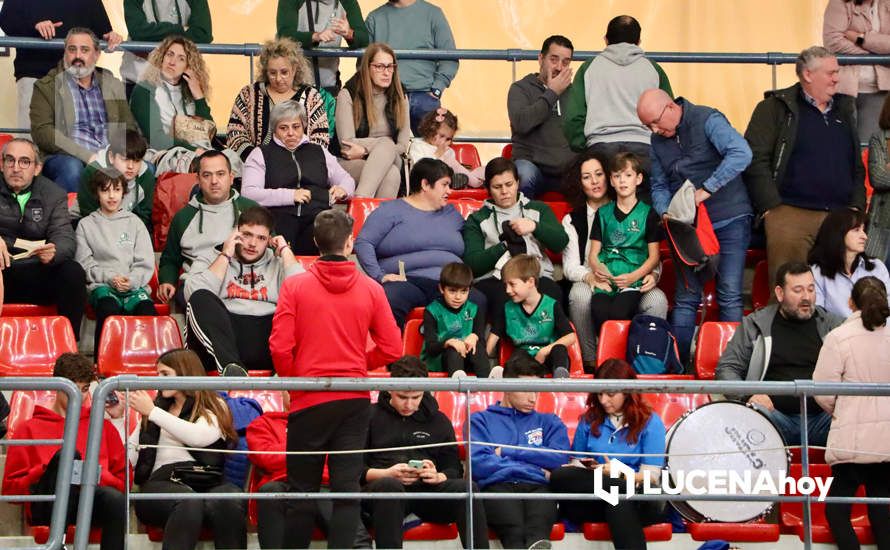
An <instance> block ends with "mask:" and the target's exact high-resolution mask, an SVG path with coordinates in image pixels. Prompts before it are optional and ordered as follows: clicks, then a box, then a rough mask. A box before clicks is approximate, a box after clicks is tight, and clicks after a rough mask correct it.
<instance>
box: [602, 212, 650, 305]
mask: <svg viewBox="0 0 890 550" xmlns="http://www.w3.org/2000/svg"><path fill="white" fill-rule="evenodd" d="M617 208H618V207H617V205H616V203H614V202H610V203H608V204H606V205H604V206H601V207H600V208H599V209H598V210H597V214H598V215H599V221H600V230H601V232H602V237H603V241H602V243H603V244H602V248H601V249H600V253H599V256H598V257H597V258H598V259H599V261H600V263H601V264H603V265H605V266H606V268H607V269H608V270H609V273H611V274H612V275H624V274H625V273H630V272H631V271H633V270H635V269H638V268H639V267H640V266H641V265H643V264H644V263H645V262H646V259H647V258H648V257H649V243H647V242H646V218H647V217H648V216H649V209H650V206H649V205H648V204H646V203H644V202H637V204H636V206H634V208H633V210H631V211H630V213H629V214H628V215H627V217H626V218H624V219H623V220H621V221H618V218H617V217H616V216H615V210H616V209H617ZM642 284H643V281H642V280H639V281H637V282H636V283H634V284H633V286H634V287H638V286H640V285H642Z"/></svg>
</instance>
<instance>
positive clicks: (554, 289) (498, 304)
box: [473, 277, 565, 320]
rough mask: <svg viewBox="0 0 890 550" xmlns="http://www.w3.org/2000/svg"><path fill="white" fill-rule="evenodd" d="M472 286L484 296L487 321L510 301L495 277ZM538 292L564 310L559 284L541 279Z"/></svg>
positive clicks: (501, 310)
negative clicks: (554, 301)
mask: <svg viewBox="0 0 890 550" xmlns="http://www.w3.org/2000/svg"><path fill="white" fill-rule="evenodd" d="M473 286H475V287H476V288H477V289H478V290H479V292H481V293H482V294H484V295H485V299H486V300H487V302H488V319H489V320H491V319H494V318H495V316H496V315H498V314H499V313H500V314H503V311H504V305H505V304H506V303H507V302H508V301H509V300H510V297H509V296H507V290H506V288H505V287H504V282H503V281H502V280H500V279H497V278H495V277H489V278H488V279H482V280H481V281H477V282H476V283H474V284H473ZM538 290H539V291H540V292H541V293H542V294H546V295H547V296H550V297H551V298H553V299H554V300H556V301H557V302H558V303H559V307H561V308H563V310H565V303H564V302H563V297H562V289H561V288H559V284H557V283H556V281H554V280H553V279H550V278H549V277H541V278H540V279H538Z"/></svg>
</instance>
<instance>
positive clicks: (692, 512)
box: [664, 399, 791, 523]
mask: <svg viewBox="0 0 890 550" xmlns="http://www.w3.org/2000/svg"><path fill="white" fill-rule="evenodd" d="M721 404H731V405H738V406H741V407H745V408H747V409H751V410H752V411H754V412H756V413H757V414H759V415H760V416H762V417H764V418H765V419H766V421H767V422H769V424H770V425H771V426H772V427H773V428H774V429H775V430H776V433H777V434H779V440H780V441H781V442H782V447H783V448H785V472H786V474H787V472H788V471H789V470H790V468H791V452H790V451H789V450H788V442H787V441H785V436H784V435H783V434H782V431H781V430H780V429H779V428H778V427H777V426H776V425H775V423H773V421H772V420H770V418H769V416H767V415H766V413H764V412H763V411H761V410H759V409H758V408H756V407H754V406H753V405H752V404H751V403H742V402H740V401H733V400H729V399H727V400H723V401H709V402H708V403H703V404H701V405H699V406H698V407H696V408H694V409H691V410H688V411H686V412H685V413H683V416H681V417H680V418H678V419H677V420H676V421H675V422H674V423H673V424H672V425H671V429H670V430H668V432H667V433H665V445H664V453H665V457H664V469H665V470H667V472H668V475H669V476H671V481H673V476H672V475H671V469H670V467H669V466H668V459H669V458H670V454H671V441H672V440H673V430H674V429H676V427H677V426H679V425H680V424H681V423H682V422H683V420H685V419H686V417H688V416H690V415H691V414H692V413H694V412H696V411H698V410H700V409H703V408H705V407H708V406H710V405H721ZM691 496H694V495H691ZM669 502H670V504H671V507H673V508H674V510H676V511H677V512H678V513H679V514H680V515H681V516H683V518H684V519H687V520H689V521H692V522H694V523H751V522H755V521H758V520H761V519H763V518H764V517H766V516H767V515H768V514H770V513H771V512H772V510H773V508H774V507H775V505H776V502H766V504H767V507H766V508H765V509H764V510H763V511H761V512H760V513H758V514H757V515H755V516H753V517H750V518H748V519H743V520H739V521H723V520H715V519H712V518H709V517H708V516H706V515H704V514H702V513H701V512H699V511H698V510H696V509H695V508H693V507H692V505H691V504H689V503H690V502H708V501H696V500H695V499H688V500H671V501H669ZM691 516H695V517H691Z"/></svg>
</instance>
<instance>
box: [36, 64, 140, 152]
mask: <svg viewBox="0 0 890 550" xmlns="http://www.w3.org/2000/svg"><path fill="white" fill-rule="evenodd" d="M65 78H67V76H66V73H65V70H64V69H63V68H62V64H61V63H59V66H58V67H56V68H55V69H53V70H51V71H50V72H48V73H47V74H46V76H44V77H43V78H41V79H40V80H38V81H37V82H35V83H34V95H33V97H32V98H31V137H32V138H33V139H34V143H36V144H37V147H38V148H40V152H41V153H42V154H43V155H44V156H46V155H55V154H58V153H64V154H66V155H71V156H74V157H77V158H79V159H80V160H81V161H83V162H84V163H87V162H89V160H90V157H92V156H93V155H94V154H95V153H96V151H89V150H87V149H85V148H83V147H81V146H80V145H78V144H77V143H76V142H75V141H74V140H73V139H71V137H70V136H71V129H72V128H73V127H74V98H73V97H72V96H71V90H70V89H69V88H68V84H67V82H65ZM93 78H96V79H98V81H99V88H101V90H102V98H103V99H104V100H105V115H106V117H107V120H108V142H109V143H111V142H112V141H115V140H121V141H123V140H124V139H125V135H126V131H127V130H138V127H137V126H136V120H135V119H134V118H133V115H132V114H131V113H130V108H129V106H128V105H127V97H126V94H125V93H124V85H123V83H122V82H121V81H120V80H118V79H117V78H115V77H114V75H112V74H111V72H110V71H108V70H106V69H102V68H100V67H96V72H94V73H93Z"/></svg>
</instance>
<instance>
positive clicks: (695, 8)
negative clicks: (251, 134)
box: [0, 0, 825, 159]
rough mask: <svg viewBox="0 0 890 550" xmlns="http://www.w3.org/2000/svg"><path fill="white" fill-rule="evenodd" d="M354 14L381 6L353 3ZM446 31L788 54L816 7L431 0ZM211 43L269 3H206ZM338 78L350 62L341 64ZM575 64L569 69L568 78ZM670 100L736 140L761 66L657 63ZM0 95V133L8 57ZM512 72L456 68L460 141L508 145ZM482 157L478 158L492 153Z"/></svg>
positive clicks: (115, 60)
mask: <svg viewBox="0 0 890 550" xmlns="http://www.w3.org/2000/svg"><path fill="white" fill-rule="evenodd" d="M359 3H360V4H361V6H362V13H363V14H364V15H367V14H368V12H369V11H371V10H372V9H374V8H376V7H377V6H379V5H381V4H382V3H383V2H382V0H359ZM434 3H436V4H437V5H439V6H440V7H442V9H443V10H444V11H445V14H446V17H447V18H448V20H449V22H450V23H451V27H452V30H453V31H454V34H455V40H456V42H457V45H458V47H460V48H484V49H508V48H519V49H539V48H540V46H541V42H542V41H543V39H544V38H546V37H547V36H548V35H550V34H554V33H560V34H564V35H566V36H568V37H569V38H570V39H571V40H572V41H573V42H574V44H575V48H576V49H578V50H599V49H602V47H603V38H602V37H603V35H604V34H605V28H606V24H607V23H608V21H609V19H611V18H612V17H614V16H615V15H619V14H622V13H627V14H630V15H633V16H634V17H636V18H637V19H638V20H639V21H640V24H641V25H642V28H643V43H642V46H643V48H644V49H646V50H650V51H684V52H692V51H701V52H757V53H763V52H768V51H775V52H796V51H799V50H801V49H803V48H804V47H806V46H809V45H812V44H817V43H821V40H822V14H823V10H824V6H825V1H824V0H782V1H780V2H776V1H775V0H745V1H736V2H730V1H728V0H717V1H715V0H546V1H545V2H541V1H540V0H437V1H435V2H434ZM105 4H106V9H107V10H108V13H109V16H110V17H111V20H112V25H113V26H114V28H115V30H117V31H118V32H120V33H121V34H125V31H126V27H125V24H124V21H123V8H122V5H121V1H120V0H105ZM210 6H211V10H212V12H213V34H214V38H215V41H216V42H218V43H244V42H257V43H259V42H262V41H263V40H266V39H269V38H272V37H274V34H275V11H276V7H277V2H276V0H210ZM208 61H209V65H210V71H211V82H212V87H213V89H212V91H211V108H212V111H213V115H214V118H215V119H216V122H217V124H218V125H219V126H220V128H221V129H224V128H225V125H226V123H227V121H228V118H229V112H230V110H231V107H232V102H233V100H234V98H235V95H236V94H237V92H238V89H240V87H241V86H243V85H244V84H246V83H247V80H248V61H247V58H246V57H243V56H221V55H212V56H208ZM101 64H102V65H103V66H107V67H108V68H111V69H113V70H116V68H117V67H118V66H119V64H120V61H119V55H108V54H103V58H102V61H101ZM341 65H342V68H343V69H344V71H343V72H344V74H345V76H348V74H350V73H351V72H352V68H354V62H353V61H352V60H344V62H343V63H342V64H341ZM579 65H580V63H575V64H573V68H574V69H577V67H578V66H579ZM664 69H665V71H666V72H667V74H668V76H669V78H670V80H671V84H672V86H673V89H674V92H675V93H676V94H679V95H683V96H685V97H687V98H689V99H690V100H691V101H693V102H695V103H700V104H704V105H710V106H713V107H716V108H718V109H720V110H721V111H723V112H724V113H725V114H726V115H727V116H728V117H729V120H730V121H731V122H732V124H733V125H734V126H735V127H736V128H737V129H739V131H744V128H745V126H746V125H747V123H748V119H749V117H750V114H751V111H752V109H753V107H754V105H755V104H756V103H757V101H758V100H759V99H760V98H762V94H763V91H764V90H766V89H768V88H769V87H770V86H771V72H770V68H769V67H768V66H766V65H725V64H720V65H711V64H679V63H670V64H664ZM536 71H537V63H536V62H523V63H519V64H518V65H517V76H518V77H519V78H521V77H522V76H524V75H525V74H527V73H530V72H536ZM0 75H2V76H0V86H2V87H3V89H5V90H7V93H6V94H4V95H5V98H6V100H5V101H3V102H2V104H0V126H3V127H9V126H14V121H15V99H14V97H15V92H14V90H15V88H14V82H13V78H12V62H11V57H6V58H0ZM510 82H511V64H510V63H509V62H505V61H462V62H461V64H460V69H459V71H458V74H457V78H456V79H455V81H454V82H453V84H452V86H451V88H449V89H448V90H447V91H446V92H445V94H444V96H443V99H444V104H445V106H446V107H448V108H449V109H451V110H452V111H454V112H455V113H456V114H457V115H458V117H459V120H460V124H461V129H460V134H461V135H470V136H507V135H509V132H510V129H509V123H508V121H507V113H506V98H507V88H508V87H509V85H510ZM793 82H794V71H793V68H792V67H791V66H790V65H786V66H782V67H780V68H779V78H778V83H779V86H780V87H782V86H787V85H789V84H791V83H793ZM480 149H482V156H483V158H484V159H485V158H489V157H491V156H493V155H494V154H496V152H497V151H498V150H499V147H496V146H488V147H483V148H480Z"/></svg>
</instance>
